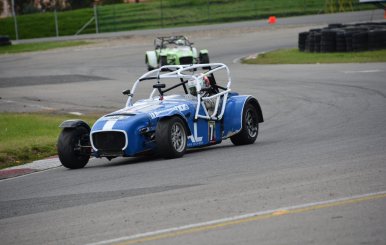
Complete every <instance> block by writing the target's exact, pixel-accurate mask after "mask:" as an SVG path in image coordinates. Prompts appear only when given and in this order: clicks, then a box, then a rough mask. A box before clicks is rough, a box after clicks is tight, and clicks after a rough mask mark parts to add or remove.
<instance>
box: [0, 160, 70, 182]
mask: <svg viewBox="0 0 386 245" xmlns="http://www.w3.org/2000/svg"><path fill="white" fill-rule="evenodd" d="M61 165H62V164H61V163H60V161H59V158H58V157H52V158H47V159H43V160H37V161H34V162H31V163H27V164H23V165H20V166H15V167H10V168H5V169H2V170H0V180H2V179H9V178H14V177H17V176H21V175H26V174H31V173H35V172H38V171H43V170H47V169H51V168H57V167H60V166H61Z"/></svg>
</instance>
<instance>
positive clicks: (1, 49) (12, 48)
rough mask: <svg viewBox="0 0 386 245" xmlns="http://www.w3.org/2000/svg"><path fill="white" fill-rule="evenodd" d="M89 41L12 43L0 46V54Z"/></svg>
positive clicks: (68, 45) (41, 49)
mask: <svg viewBox="0 0 386 245" xmlns="http://www.w3.org/2000/svg"><path fill="white" fill-rule="evenodd" d="M91 43H92V42H88V41H65V42H42V43H23V44H13V45H9V46H0V55H1V54H14V53H22V52H34V51H44V50H49V49H55V48H66V47H73V46H80V45H86V44H91Z"/></svg>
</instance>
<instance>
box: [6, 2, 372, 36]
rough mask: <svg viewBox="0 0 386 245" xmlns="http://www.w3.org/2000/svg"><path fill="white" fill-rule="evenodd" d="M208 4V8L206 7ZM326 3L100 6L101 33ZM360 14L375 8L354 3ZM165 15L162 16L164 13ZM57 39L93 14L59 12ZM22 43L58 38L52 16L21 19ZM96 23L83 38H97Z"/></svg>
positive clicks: (298, 11)
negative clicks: (30, 40)
mask: <svg viewBox="0 0 386 245" xmlns="http://www.w3.org/2000/svg"><path fill="white" fill-rule="evenodd" d="M208 2H209V4H208ZM325 3H326V1H325V0H307V1H305V0H258V1H257V0H210V1H208V0H162V6H161V1H160V0H153V1H151V0H149V1H146V2H143V3H139V4H114V5H105V6H98V8H97V12H98V23H99V31H100V32H113V31H127V30H138V29H151V28H160V27H175V26H190V25H199V24H212V23H223V22H233V21H242V20H253V19H265V18H267V17H268V16H270V15H276V16H278V17H283V16H294V15H306V14H319V13H325V12H328V9H329V8H327V7H326V4H325ZM353 3H354V5H353V8H351V7H347V6H346V8H345V9H344V10H345V11H352V10H354V11H356V10H363V9H369V8H374V7H372V5H360V4H358V1H353ZM161 10H162V11H161ZM57 16H58V22H59V35H60V36H64V35H74V34H75V33H76V32H77V31H78V30H79V29H81V28H82V26H83V25H85V24H86V23H87V22H88V21H89V20H90V19H91V18H92V17H93V9H92V8H88V9H79V10H73V11H64V12H58V15H57ZM17 21H18V25H19V38H20V39H27V38H37V37H52V36H56V32H55V21H54V14H53V13H50V12H46V13H36V14H28V15H21V16H18V17H17ZM95 32H96V28H95V22H92V23H91V24H90V25H88V26H87V28H85V29H84V31H83V32H82V34H85V33H95ZM0 35H6V36H9V37H11V38H12V39H15V31H14V23H13V19H12V18H5V19H1V20H0Z"/></svg>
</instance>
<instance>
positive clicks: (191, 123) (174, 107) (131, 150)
mask: <svg viewBox="0 0 386 245" xmlns="http://www.w3.org/2000/svg"><path fill="white" fill-rule="evenodd" d="M248 99H251V96H245V95H243V96H240V95H238V94H236V93H231V94H230V95H229V96H228V100H227V105H226V107H225V113H224V117H223V119H221V120H207V119H203V118H198V119H197V120H195V119H194V115H195V111H196V106H197V101H196V100H194V99H190V98H189V97H187V96H183V95H171V96H165V97H164V98H163V100H159V99H146V100H140V101H138V102H136V103H134V104H133V106H130V107H126V108H123V109H121V110H118V111H116V112H113V113H110V114H107V115H105V116H103V117H102V118H100V119H99V120H98V121H96V122H95V124H94V125H93V126H92V128H91V133H90V136H91V137H90V138H91V143H92V146H93V149H94V153H93V154H94V155H95V156H96V157H102V156H106V153H104V152H100V151H99V149H97V148H96V146H95V145H94V143H93V134H95V133H99V132H110V131H117V132H122V133H123V134H124V135H125V137H126V139H125V145H124V147H123V148H122V154H121V155H122V156H135V155H137V154H139V153H143V152H147V151H152V150H154V148H155V147H156V145H155V142H154V132H155V130H156V126H157V123H158V121H159V120H163V119H165V118H170V117H173V116H176V117H180V118H181V119H183V121H184V122H185V126H186V128H187V129H188V130H187V131H188V143H187V147H188V148H194V147H202V146H207V145H213V144H219V143H221V141H222V140H223V139H226V138H228V137H230V136H232V135H234V134H236V133H237V132H239V131H240V129H241V126H242V125H241V120H242V111H243V107H244V104H245V102H246V101H247V100H248ZM202 107H203V106H202V105H201V109H200V110H204V109H203V108H202ZM259 109H260V108H259ZM107 155H108V154H107Z"/></svg>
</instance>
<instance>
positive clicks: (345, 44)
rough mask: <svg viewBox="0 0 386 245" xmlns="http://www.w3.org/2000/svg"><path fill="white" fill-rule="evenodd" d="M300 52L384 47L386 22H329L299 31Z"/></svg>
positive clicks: (344, 50) (356, 50)
mask: <svg viewBox="0 0 386 245" xmlns="http://www.w3.org/2000/svg"><path fill="white" fill-rule="evenodd" d="M298 48H299V50H300V51H302V52H321V53H330V52H358V51H367V50H379V49H385V48H386V22H379V23H358V24H351V25H342V24H330V25H329V26H327V27H325V28H322V29H311V30H309V31H307V32H301V33H299V38H298Z"/></svg>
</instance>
